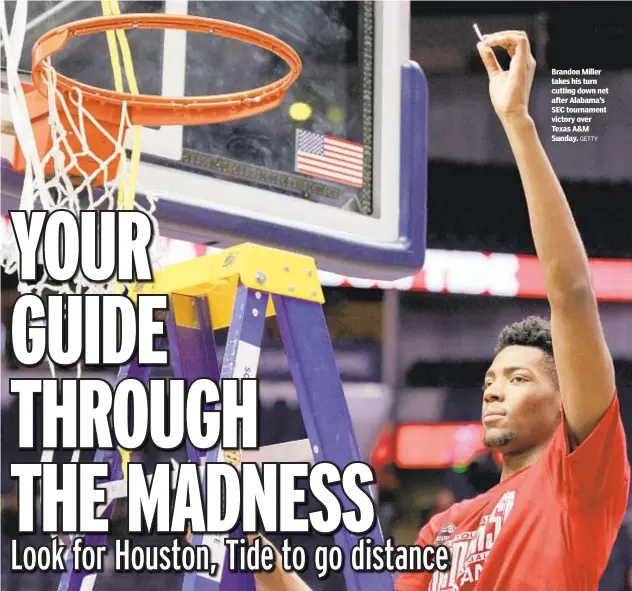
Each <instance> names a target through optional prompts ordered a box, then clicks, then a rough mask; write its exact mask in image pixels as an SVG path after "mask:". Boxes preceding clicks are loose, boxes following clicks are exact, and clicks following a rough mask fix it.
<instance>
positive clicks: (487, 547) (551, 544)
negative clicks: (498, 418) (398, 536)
mask: <svg viewBox="0 0 632 591" xmlns="http://www.w3.org/2000/svg"><path fill="white" fill-rule="evenodd" d="M567 441H568V438H567V432H566V428H565V425H564V421H562V423H561V425H560V427H559V428H558V429H557V431H556V432H555V435H554V436H553V438H552V440H551V442H550V444H549V446H548V447H547V448H546V450H545V451H544V453H543V454H542V456H541V457H540V458H539V459H538V461H537V462H536V463H535V464H533V465H532V466H530V467H529V468H526V469H524V470H522V471H521V472H518V473H516V474H514V475H513V476H511V477H510V478H507V479H506V480H504V481H502V482H500V483H499V484H498V485H496V486H495V487H494V488H492V489H491V490H489V491H487V492H486V493H484V494H482V495H480V496H478V497H476V498H474V499H470V500H467V501H464V502H462V503H458V504H455V505H453V506H452V507H451V508H450V509H448V510H447V511H445V512H444V513H442V514H440V515H437V516H436V517H433V518H432V519H431V520H430V522H429V523H428V524H427V525H426V526H425V527H423V528H422V530H421V532H420V533H419V537H418V539H417V544H420V545H422V546H426V545H428V544H437V545H440V544H445V545H446V546H448V548H450V551H451V555H452V563H451V568H450V570H448V571H446V572H445V573H440V572H435V573H404V574H402V575H401V576H399V577H398V578H397V580H396V582H395V588H396V590H397V591H594V590H595V589H597V587H598V583H599V578H600V577H601V574H602V573H603V570H604V569H605V567H606V564H607V562H608V558H609V555H610V551H611V549H612V546H613V544H614V540H615V538H616V536H617V532H618V530H619V527H620V525H621V522H622V519H623V516H624V513H625V511H626V507H627V501H628V491H629V480H630V466H629V464H628V459H627V452H626V441H625V434H624V431H623V425H622V423H621V417H620V413H619V401H618V399H617V397H616V396H615V398H614V400H613V402H612V404H611V405H610V408H609V409H608V411H607V412H606V414H605V415H604V417H603V418H602V419H601V421H600V422H599V424H598V425H597V427H596V428H595V429H594V431H593V432H592V433H591V434H590V436H589V437H588V438H587V439H585V440H584V441H583V442H582V444H581V445H580V446H579V447H577V448H576V449H575V450H573V452H572V453H570V454H569V451H568V450H569V448H568V444H567Z"/></svg>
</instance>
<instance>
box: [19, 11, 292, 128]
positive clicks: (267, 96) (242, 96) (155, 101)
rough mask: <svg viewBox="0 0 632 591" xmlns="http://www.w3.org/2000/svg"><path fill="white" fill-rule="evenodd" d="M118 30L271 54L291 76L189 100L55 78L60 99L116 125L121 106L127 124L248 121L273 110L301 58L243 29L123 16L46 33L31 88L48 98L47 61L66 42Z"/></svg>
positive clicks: (194, 19)
mask: <svg viewBox="0 0 632 591" xmlns="http://www.w3.org/2000/svg"><path fill="white" fill-rule="evenodd" d="M117 29H122V30H127V29H175V30H183V31H189V32H193V33H207V34H211V35H216V36H219V37H226V38H229V39H237V40H239V41H244V42H246V43H249V44H251V45H255V46H257V47H261V48H262V49H266V50H268V51H270V52H271V53H274V54H275V55H276V56H278V57H279V58H281V59H282V60H283V61H284V62H285V63H286V64H287V65H288V66H289V68H290V72H289V73H288V74H286V75H285V76H284V77H283V78H281V79H279V80H277V81H276V82H272V83H271V84H267V85H266V86H261V87H259V88H254V89H252V90H247V91H242V92H235V93H232V94H223V95H215V96H193V97H164V96H154V95H132V94H128V93H120V92H115V91H113V90H107V89H101V88H97V87H94V86H90V85H88V84H83V83H82V82H77V81H75V80H73V79H72V78H68V77H67V76H63V75H61V74H59V73H57V84H56V88H57V89H58V90H59V91H60V92H61V93H62V95H65V96H69V95H70V94H71V93H73V92H77V90H78V91H80V92H81V94H82V105H83V107H84V108H85V109H86V110H87V111H89V112H90V113H91V114H92V115H93V116H94V117H96V118H97V119H99V120H100V121H106V122H110V123H115V124H118V123H120V121H121V116H122V109H123V106H124V105H127V112H128V115H129V119H130V122H131V124H132V125H154V126H156V125H203V124H208V123H219V122H222V121H231V120H234V119H243V118H245V117H252V116H253V115H258V114H260V113H264V112H266V111H269V110H271V109H273V108H275V107H277V106H278V105H279V104H280V103H281V102H282V101H283V98H284V96H285V92H286V91H287V89H288V88H289V87H290V86H292V84H293V83H294V82H295V80H296V79H297V78H298V76H299V75H300V73H301V69H302V62H301V58H300V57H299V55H298V53H297V52H296V51H295V50H294V49H292V48H291V47H290V46H289V45H288V44H287V43H285V42H283V41H281V40H280V39H277V38H276V37H273V36H272V35H268V34H267V33H263V32H262V31H258V30H256V29H252V28H250V27H246V26H244V25H238V24H235V23H230V22H227V21H221V20H216V19H211V18H205V17H201V16H183V15H173V14H126V15H117V16H101V17H96V18H89V19H84V20H79V21H74V22H72V23H68V24H65V25H62V26H59V27H56V28H55V29H51V30H50V31H48V32H47V33H45V34H44V35H43V36H42V37H40V39H38V40H37V42H36V43H35V45H34V46H33V51H32V58H33V71H32V78H33V84H34V85H35V87H36V88H37V89H38V90H39V91H40V92H41V93H42V94H43V95H44V96H47V94H48V87H47V85H46V78H45V72H46V69H47V60H48V58H50V57H52V56H53V55H55V54H56V53H58V52H59V51H61V50H62V49H63V48H64V47H65V45H66V43H67V42H68V40H69V39H70V38H71V37H78V36H82V35H93V34H95V33H102V32H105V31H112V30H117ZM69 107H70V108H72V102H69Z"/></svg>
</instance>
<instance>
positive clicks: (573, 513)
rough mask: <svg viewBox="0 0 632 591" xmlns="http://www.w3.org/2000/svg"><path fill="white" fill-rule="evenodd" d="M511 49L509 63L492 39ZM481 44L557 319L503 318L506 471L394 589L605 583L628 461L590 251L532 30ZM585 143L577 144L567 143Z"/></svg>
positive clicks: (509, 590) (426, 535) (499, 438)
mask: <svg viewBox="0 0 632 591" xmlns="http://www.w3.org/2000/svg"><path fill="white" fill-rule="evenodd" d="M494 47H500V48H504V49H505V50H507V52H508V53H509V56H510V57H511V64H510V67H509V70H508V71H503V70H502V69H501V67H500V66H499V64H498V62H497V60H496V57H495V55H494V53H493V50H492V48H494ZM478 50H479V53H480V55H481V58H482V60H483V63H484V64H485V68H486V70H487V73H488V74H489V92H490V97H491V101H492V104H493V107H494V109H495V111H496V113H497V115H498V117H499V119H500V121H501V123H502V125H503V128H504V130H505V133H506V135H507V138H508V140H509V144H510V146H511V149H512V151H513V154H514V157H515V159H516V163H517V165H518V170H519V172H520V177H521V179H522V184H523V187H524V191H525V196H526V200H527V207H528V210H529V217H530V221H531V230H532V234H533V240H534V243H535V248H536V251H537V254H538V257H539V259H540V262H541V264H542V269H543V272H544V277H545V281H546V291H547V294H548V299H549V303H550V306H551V324H550V326H549V324H548V323H547V322H546V321H544V320H542V319H540V318H533V317H532V318H527V319H526V320H523V321H522V322H519V323H517V324H514V325H512V326H509V327H507V328H505V329H504V330H503V332H502V334H501V336H500V339H499V347H498V351H497V354H496V357H495V359H494V361H493V363H492V364H491V366H490V368H489V370H488V371H487V373H486V375H485V379H484V388H483V390H484V394H483V409H482V413H483V419H482V420H483V425H484V428H485V438H486V444H487V446H488V447H490V448H494V449H498V450H499V451H500V452H501V453H502V455H503V471H502V477H501V481H500V483H499V484H498V485H497V486H495V487H494V488H492V489H491V490H489V491H488V492H486V493H485V494H482V495H480V496H478V497H476V498H474V499H471V500H467V501H465V502H462V503H458V504H456V505H453V506H452V507H451V508H450V509H448V510H447V511H445V512H444V513H442V514H440V515H437V516H435V517H433V518H432V519H431V520H430V522H429V523H428V524H427V525H426V526H425V527H424V528H423V529H422V530H421V532H420V533H419V537H418V539H417V543H418V544H420V545H428V544H437V545H439V544H444V545H447V546H448V547H449V548H450V550H451V555H452V562H451V567H450V569H449V570H448V571H446V572H444V573H440V572H436V573H406V574H403V575H401V576H400V577H399V578H398V579H397V580H396V584H395V585H396V589H397V591H474V590H476V591H595V590H596V589H597V587H598V584H599V578H600V576H601V574H602V572H603V570H604V568H605V566H606V564H607V562H608V557H609V554H610V551H611V549H612V546H613V543H614V541H615V538H616V536H617V532H618V530H619V527H620V525H621V522H622V520H623V516H624V512H625V510H626V506H627V500H628V491H629V478H630V469H629V464H628V460H627V453H626V443H625V435H624V431H623V426H622V423H621V418H620V414H619V402H618V399H617V395H616V391H615V381H614V368H613V364H612V359H611V357H610V354H609V352H608V349H607V346H606V343H605V339H604V336H603V332H602V328H601V323H600V320H599V313H598V309H597V302H596V299H595V296H594V293H593V290H592V285H591V277H590V272H589V267H588V260H587V257H586V254H585V251H584V248H583V245H582V242H581V239H580V236H579V232H578V231H577V228H576V226H575V223H574V221H573V217H572V214H571V210H570V208H569V206H568V203H567V201H566V197H565V196H564V192H563V190H562V187H561V186H560V183H559V181H558V179H557V178H556V176H555V173H554V172H553V169H552V167H551V165H550V163H549V161H548V159H547V156H546V154H545V152H544V149H543V148H542V145H541V143H540V140H539V138H538V135H537V131H536V129H535V125H534V123H533V121H532V120H531V117H530V116H529V113H528V101H529V94H530V89H531V84H532V81H533V76H534V72H535V60H534V59H533V57H532V55H531V51H530V48H529V41H528V39H527V36H526V35H525V34H524V33H523V32H519V31H505V32H501V33H496V34H493V35H488V36H486V37H485V38H484V41H483V42H481V43H479V44H478ZM569 149H576V148H569Z"/></svg>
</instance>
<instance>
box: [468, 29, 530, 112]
mask: <svg viewBox="0 0 632 591" xmlns="http://www.w3.org/2000/svg"><path fill="white" fill-rule="evenodd" d="M484 39H485V40H484V41H481V42H480V43H478V45H477V48H478V52H479V54H480V56H481V59H482V60H483V64H484V65H485V69H486V70H487V73H488V75H489V94H490V98H491V100H492V105H493V106H494V110H495V111H496V114H497V115H498V117H499V118H500V120H501V121H503V122H505V121H509V120H511V119H528V118H529V95H530V93H531V85H532V84H533V76H534V74H535V59H534V58H533V56H532V55H531V49H530V47H529V39H528V38H527V35H526V33H524V32H522V31H503V32H500V33H494V34H493V35H485V37H484ZM493 47H502V48H504V49H506V50H507V53H508V54H509V56H510V57H511V64H510V66H509V70H508V71H506V72H505V71H503V70H502V68H501V67H500V65H499V63H498V60H497V59H496V56H495V55H494V51H493V49H492V48H493Z"/></svg>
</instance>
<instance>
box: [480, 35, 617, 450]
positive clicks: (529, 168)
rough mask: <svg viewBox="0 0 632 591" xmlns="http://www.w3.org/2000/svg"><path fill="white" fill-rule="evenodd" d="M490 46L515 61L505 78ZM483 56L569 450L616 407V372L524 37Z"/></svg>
mask: <svg viewBox="0 0 632 591" xmlns="http://www.w3.org/2000/svg"><path fill="white" fill-rule="evenodd" d="M492 47H502V48H504V49H505V50H507V52H508V53H509V56H510V57H511V65H510V67H509V70H508V71H503V70H502V69H501V67H500V66H499V64H498V62H497V60H496V58H495V56H494V52H493V50H492V49H491V48H492ZM478 50H479V53H480V55H481V58H482V60H483V63H484V65H485V68H486V69H487V73H488V74H489V91H490V97H491V100H492V104H493V106H494V109H495V111H496V113H497V115H498V117H499V118H500V121H501V123H502V125H503V128H504V130H505V133H506V135H507V138H508V140H509V144H510V146H511V149H512V151H513V154H514V157H515V160H516V164H517V165H518V170H519V172H520V178H521V180H522V185H523V188H524V192H525V197H526V201H527V207H528V210H529V219H530V223H531V232H532V234H533V241H534V244H535V248H536V252H537V255H538V258H539V260H540V263H541V265H542V269H543V271H544V278H545V282H546V290H547V296H548V300H549V303H550V306H551V333H552V339H553V352H554V356H555V365H556V368H557V373H558V380H559V386H560V392H561V395H562V404H563V407H564V413H565V416H566V421H567V427H568V431H569V435H570V437H571V444H572V445H577V444H579V443H580V442H581V441H583V440H584V439H585V438H586V437H587V436H588V435H589V434H590V433H591V431H592V430H593V429H594V427H595V426H596V425H597V423H598V422H599V419H600V418H601V417H602V416H603V414H604V413H605V411H606V410H607V409H608V406H609V405H610V403H611V402H612V399H613V396H614V390H615V380H614V368H613V363H612V359H611V356H610V353H609V351H608V348H607V345H606V342H605V338H604V335H603V331H602V327H601V322H600V319H599V312H598V307H597V301H596V298H595V295H594V292H593V287H592V281H591V276H590V270H589V266H588V258H587V256H586V252H585V250H584V246H583V244H582V241H581V237H580V235H579V232H578V230H577V227H576V225H575V221H574V220H573V216H572V213H571V209H570V207H569V205H568V202H567V200H566V196H565V195H564V191H563V189H562V186H561V184H560V182H559V180H558V179H557V177H556V175H555V172H554V171H553V168H552V166H551V164H550V162H549V160H548V158H547V155H546V153H545V151H544V148H543V147H542V144H541V142H540V139H539V137H538V133H537V130H536V127H535V124H534V122H533V120H532V119H531V117H530V115H529V110H528V103H529V94H530V91H531V85H532V82H533V76H534V73H535V60H534V59H533V56H532V55H531V50H530V47H529V40H528V38H527V35H526V34H525V33H523V32H521V31H505V32H500V33H496V34H493V35H487V36H485V41H484V42H481V43H479V44H478Z"/></svg>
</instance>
